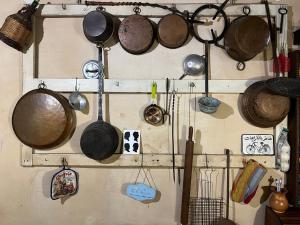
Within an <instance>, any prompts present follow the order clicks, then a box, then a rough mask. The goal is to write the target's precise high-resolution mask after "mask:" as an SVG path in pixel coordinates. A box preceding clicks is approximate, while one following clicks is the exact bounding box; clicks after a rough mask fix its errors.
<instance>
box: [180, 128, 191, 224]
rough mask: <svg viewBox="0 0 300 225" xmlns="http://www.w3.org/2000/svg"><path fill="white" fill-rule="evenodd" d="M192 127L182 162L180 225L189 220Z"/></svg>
mask: <svg viewBox="0 0 300 225" xmlns="http://www.w3.org/2000/svg"><path fill="white" fill-rule="evenodd" d="M192 137H193V127H189V138H188V140H187V141H186V147H185V160H184V177H183V189H182V200H181V217H180V222H181V224H182V225H187V224H188V220H189V204H190V191H191V181H192V166H193V154H194V142H193V140H192Z"/></svg>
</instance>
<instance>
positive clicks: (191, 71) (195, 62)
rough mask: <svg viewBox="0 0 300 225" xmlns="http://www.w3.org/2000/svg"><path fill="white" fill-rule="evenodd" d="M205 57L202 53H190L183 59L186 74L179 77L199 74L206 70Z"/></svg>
mask: <svg viewBox="0 0 300 225" xmlns="http://www.w3.org/2000/svg"><path fill="white" fill-rule="evenodd" d="M204 69H205V58H204V57H203V56H200V55H196V54H190V55H188V56H186V57H185V59H184V60H183V71H184V74H183V75H182V76H181V77H180V78H179V80H182V79H183V78H184V77H185V76H187V75H189V76H199V75H200V74H201V73H203V72H204Z"/></svg>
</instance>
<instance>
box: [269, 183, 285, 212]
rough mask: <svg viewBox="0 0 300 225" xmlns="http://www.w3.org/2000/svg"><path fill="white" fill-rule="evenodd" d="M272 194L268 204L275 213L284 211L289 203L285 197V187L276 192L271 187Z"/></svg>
mask: <svg viewBox="0 0 300 225" xmlns="http://www.w3.org/2000/svg"><path fill="white" fill-rule="evenodd" d="M271 190H272V195H271V198H270V200H269V206H270V207H271V208H272V209H273V211H274V212H276V213H284V212H285V211H286V210H287V209H288V208H289V203H288V200H287V198H286V194H287V192H288V191H287V189H285V188H282V189H281V191H280V192H276V190H275V187H271Z"/></svg>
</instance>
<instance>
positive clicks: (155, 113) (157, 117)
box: [144, 83, 165, 126]
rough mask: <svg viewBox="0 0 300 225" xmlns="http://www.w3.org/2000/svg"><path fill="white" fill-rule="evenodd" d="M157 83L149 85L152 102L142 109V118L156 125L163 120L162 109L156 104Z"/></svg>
mask: <svg viewBox="0 0 300 225" xmlns="http://www.w3.org/2000/svg"><path fill="white" fill-rule="evenodd" d="M156 92H157V84H156V83H153V84H152V87H151V100H152V104H151V105H149V106H147V107H146V108H145V110H144V119H145V121H146V122H147V123H149V124H151V125H154V126H158V125H162V124H163V121H164V119H163V118H164V115H165V113H164V110H163V109H162V108H161V107H160V106H158V105H157V94H156Z"/></svg>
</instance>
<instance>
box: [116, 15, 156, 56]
mask: <svg viewBox="0 0 300 225" xmlns="http://www.w3.org/2000/svg"><path fill="white" fill-rule="evenodd" d="M118 35H119V40H120V44H121V46H122V47H123V48H124V49H125V50H126V51H127V52H129V53H131V54H143V53H145V52H146V51H147V50H149V49H150V48H151V46H152V44H153V42H154V37H155V23H154V22H152V21H151V20H149V19H148V18H147V17H145V16H141V15H138V14H135V15H131V16H128V17H126V18H125V19H124V20H123V21H122V22H121V24H120V27H119V31H118Z"/></svg>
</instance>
